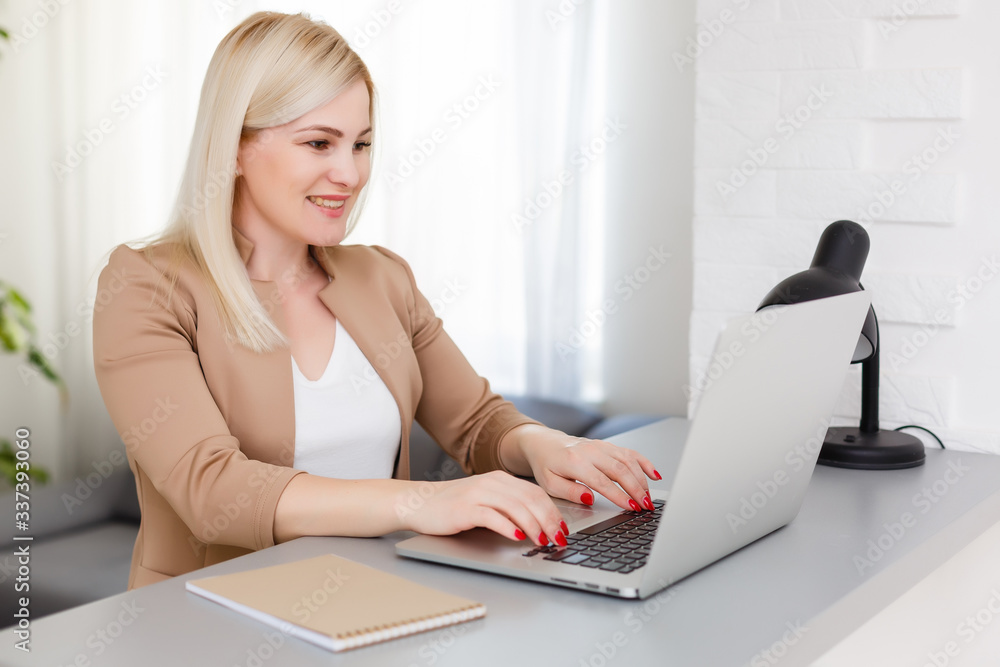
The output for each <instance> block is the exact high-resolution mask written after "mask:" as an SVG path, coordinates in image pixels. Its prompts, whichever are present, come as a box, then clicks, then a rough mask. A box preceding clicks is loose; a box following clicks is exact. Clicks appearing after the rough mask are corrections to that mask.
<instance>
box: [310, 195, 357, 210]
mask: <svg viewBox="0 0 1000 667" xmlns="http://www.w3.org/2000/svg"><path fill="white" fill-rule="evenodd" d="M307 199H308V200H309V201H311V202H312V203H314V204H316V205H317V206H323V207H325V208H341V207H342V206H343V205H344V202H345V201H347V200H346V199H341V200H339V201H337V200H333V199H323V198H322V197H307Z"/></svg>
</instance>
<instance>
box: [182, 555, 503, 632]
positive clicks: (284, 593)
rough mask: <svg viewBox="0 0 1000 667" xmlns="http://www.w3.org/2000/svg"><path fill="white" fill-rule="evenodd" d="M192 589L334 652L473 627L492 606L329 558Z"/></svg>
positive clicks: (195, 584) (191, 584)
mask: <svg viewBox="0 0 1000 667" xmlns="http://www.w3.org/2000/svg"><path fill="white" fill-rule="evenodd" d="M186 587H187V590H189V591H191V592H192V593H196V594H197V595H201V596H203V597H206V598H208V599H209V600H212V601H213V602H218V603H219V604H221V605H225V606H226V607H229V608H230V609H233V610H235V611H239V612H241V613H244V614H246V615H248V616H250V617H252V618H255V619H257V620H259V621H262V622H264V623H267V624H268V625H271V626H273V627H275V628H277V629H278V630H280V631H281V632H283V633H285V634H288V635H291V636H294V637H299V638H301V639H304V640H306V641H308V642H312V643H313V644H316V645H318V646H322V647H323V648H326V649H329V650H332V651H343V650H346V649H351V648H357V647H359V646H366V645H368V644H374V643H377V642H382V641H385V640H387V639H394V638H396V637H403V636H405V635H411V634H414V633H417V632H425V631H427V630H433V629H435V628H440V627H444V626H447V625H454V624H456V623H462V622H463V621H470V620H472V619H475V618H480V617H482V616H485V615H486V607H485V606H483V605H482V604H480V603H478V602H474V601H472V600H467V599H465V598H462V597H458V596H457V595H451V594H450V593H442V592H441V591H437V590H434V589H433V588H428V587H427V586H423V585H421V584H417V583H414V582H412V581H408V580H406V579H403V578H402V577H397V576H396V575H393V574H389V573H387V572H382V571H380V570H376V569H374V568H371V567H368V566H367V565H362V564H360V563H356V562H354V561H351V560H347V559H346V558H341V557H339V556H334V555H333V554H327V555H324V556H317V557H315V558H309V559H306V560H301V561H295V562H292V563H285V564H283V565H273V566H271V567H264V568H259V569H256V570H248V571H246V572H236V573H234V574H224V575H221V576H217V577H207V578H205V579H195V580H192V581H188V582H187V586H186Z"/></svg>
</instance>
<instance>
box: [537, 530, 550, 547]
mask: <svg viewBox="0 0 1000 667" xmlns="http://www.w3.org/2000/svg"><path fill="white" fill-rule="evenodd" d="M538 541H539V542H540V543H541V545H542V546H543V547H544V546H545V545H546V544H548V543H549V538H547V537H545V531H544V530H543V531H542V532H540V533H538Z"/></svg>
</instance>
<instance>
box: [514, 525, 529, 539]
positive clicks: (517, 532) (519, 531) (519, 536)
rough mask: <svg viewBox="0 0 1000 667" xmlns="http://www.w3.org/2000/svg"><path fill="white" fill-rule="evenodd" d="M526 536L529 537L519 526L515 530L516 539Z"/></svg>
mask: <svg viewBox="0 0 1000 667" xmlns="http://www.w3.org/2000/svg"><path fill="white" fill-rule="evenodd" d="M526 537H527V535H525V534H524V531H522V530H521V529H520V528H517V529H516V530H514V539H515V540H523V539H524V538H526Z"/></svg>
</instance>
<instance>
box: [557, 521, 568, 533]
mask: <svg viewBox="0 0 1000 667" xmlns="http://www.w3.org/2000/svg"><path fill="white" fill-rule="evenodd" d="M559 527H560V528H562V531H563V532H564V533H565V534H567V535H569V528H567V527H566V522H565V521H560V522H559Z"/></svg>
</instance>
